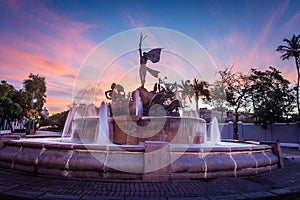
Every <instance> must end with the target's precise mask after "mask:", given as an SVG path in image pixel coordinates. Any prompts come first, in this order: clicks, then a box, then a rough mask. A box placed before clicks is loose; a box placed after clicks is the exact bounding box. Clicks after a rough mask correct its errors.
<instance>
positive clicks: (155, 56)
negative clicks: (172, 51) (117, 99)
mask: <svg viewBox="0 0 300 200" xmlns="http://www.w3.org/2000/svg"><path fill="white" fill-rule="evenodd" d="M146 37H147V36H143V34H142V33H141V35H140V43H139V53H140V80H141V84H142V87H144V85H145V80H146V74H147V72H149V73H150V74H151V75H152V76H154V77H156V78H158V73H159V71H157V70H153V69H150V68H149V67H147V66H146V64H147V61H148V60H151V62H153V63H157V62H158V61H159V60H160V52H161V50H162V48H156V49H152V50H150V51H149V52H143V53H142V42H143V41H144V39H146Z"/></svg>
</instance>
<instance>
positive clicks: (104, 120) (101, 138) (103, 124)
mask: <svg viewBox="0 0 300 200" xmlns="http://www.w3.org/2000/svg"><path fill="white" fill-rule="evenodd" d="M107 114H108V113H107V105H106V103H104V102H102V103H101V106H100V109H99V126H98V134H96V135H95V143H96V144H101V145H106V144H109V126H108V116H107Z"/></svg>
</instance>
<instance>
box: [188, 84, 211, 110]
mask: <svg viewBox="0 0 300 200" xmlns="http://www.w3.org/2000/svg"><path fill="white" fill-rule="evenodd" d="M208 86H209V85H208V82H206V81H199V80H197V79H196V78H195V79H194V83H193V84H192V88H193V91H194V97H195V101H196V110H197V113H198V112H199V98H201V99H202V100H203V101H204V102H208V101H210V100H211V97H210V93H209V90H208Z"/></svg>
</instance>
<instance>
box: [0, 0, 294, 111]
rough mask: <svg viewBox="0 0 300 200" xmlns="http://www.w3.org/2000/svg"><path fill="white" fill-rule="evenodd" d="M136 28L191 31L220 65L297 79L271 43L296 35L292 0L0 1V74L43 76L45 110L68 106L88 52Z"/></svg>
mask: <svg viewBox="0 0 300 200" xmlns="http://www.w3.org/2000/svg"><path fill="white" fill-rule="evenodd" d="M175 2H176V3H175ZM140 27H162V28H168V29H172V30H175V31H178V32H181V33H183V34H185V35H187V36H189V37H191V38H192V39H194V40H195V41H196V42H198V43H199V44H200V45H201V46H202V47H203V48H204V49H205V50H206V51H207V53H208V54H209V55H210V57H211V58H212V60H213V61H214V63H215V64H216V67H217V68H218V69H220V70H222V69H224V68H225V67H230V66H232V65H234V68H233V69H234V71H241V72H245V73H246V72H248V71H249V70H250V68H251V67H254V68H257V69H261V70H264V69H266V68H267V67H268V66H273V67H276V68H278V69H279V70H280V71H281V72H282V73H283V76H284V77H285V78H287V79H288V80H290V81H291V83H292V84H294V83H295V81H296V68H295V65H294V62H293V60H290V61H281V60H280V54H279V53H278V52H276V48H277V46H278V45H280V44H283V42H282V40H283V38H291V36H292V35H293V34H297V35H298V34H300V1H298V0H290V1H285V0H270V1H268V0H265V1H261V0H249V1H244V0H226V1H223V0H220V1H217V0H212V1H204V0H195V1H192V0H185V1H183V0H182V1H181V0H179V1H168V0H166V1H156V0H152V1H149V0H148V1H146V0H145V1H115V0H111V1H100V0H99V1H89V0H83V1H75V0H74V1H71V0H40V1H38V0H36V1H30V0H26V1H20V0H15V1H14V0H9V1H7V0H0V29H1V30H0V37H1V40H0V79H1V80H6V81H8V82H9V83H10V84H12V85H14V86H15V87H16V88H17V89H21V88H22V81H23V80H24V79H26V78H27V77H28V75H29V74H30V73H33V74H39V75H41V76H45V77H46V82H47V103H46V107H47V109H48V110H49V112H50V113H56V112H60V111H63V110H67V106H68V105H70V104H71V101H72V90H73V84H74V80H75V79H76V76H77V73H78V70H79V68H80V65H81V63H82V62H83V61H84V59H85V58H86V57H87V56H88V54H89V53H90V52H91V51H92V50H93V49H94V48H95V47H96V46H97V45H98V44H100V43H101V42H103V41H105V40H106V39H107V38H109V37H111V36H113V35H115V34H118V33H120V32H123V31H127V30H130V29H134V28H140ZM137 40H138V39H137ZM136 62H137V64H138V59H137V60H136ZM108 89H109V88H108Z"/></svg>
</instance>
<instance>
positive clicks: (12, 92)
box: [0, 80, 24, 131]
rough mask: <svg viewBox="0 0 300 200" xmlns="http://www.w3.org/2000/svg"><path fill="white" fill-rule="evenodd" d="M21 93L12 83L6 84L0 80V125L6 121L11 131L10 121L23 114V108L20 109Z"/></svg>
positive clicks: (19, 117)
mask: <svg viewBox="0 0 300 200" xmlns="http://www.w3.org/2000/svg"><path fill="white" fill-rule="evenodd" d="M21 95H22V93H21V91H17V90H16V89H15V88H14V86H13V85H10V84H8V83H7V82H6V81H4V80H2V81H1V84H0V117H1V122H0V127H2V126H3V123H4V121H5V120H6V121H7V122H8V125H9V127H10V129H11V131H13V128H12V125H11V121H13V120H15V119H21V118H22V117H23V116H24V110H23V109H22V106H21V105H22V104H23V103H22V101H23V99H22V97H21Z"/></svg>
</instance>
